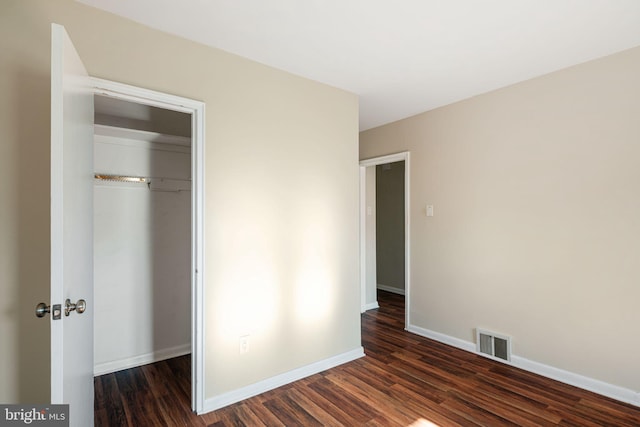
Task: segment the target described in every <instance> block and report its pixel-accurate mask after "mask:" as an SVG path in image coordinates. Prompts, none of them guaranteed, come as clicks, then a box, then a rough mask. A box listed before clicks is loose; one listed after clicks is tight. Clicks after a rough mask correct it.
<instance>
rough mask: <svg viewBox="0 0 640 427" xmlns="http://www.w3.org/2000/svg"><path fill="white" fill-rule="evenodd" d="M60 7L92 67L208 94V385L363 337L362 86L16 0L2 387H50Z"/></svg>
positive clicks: (5, 88)
mask: <svg viewBox="0 0 640 427" xmlns="http://www.w3.org/2000/svg"><path fill="white" fill-rule="evenodd" d="M51 22H57V23H59V24H62V25H64V26H65V27H66V29H67V31H68V33H69V34H70V36H71V38H72V39H73V40H74V42H75V45H76V48H77V49H78V51H79V53H80V54H81V56H82V57H83V59H84V61H85V65H86V66H87V69H88V71H89V73H90V74H91V75H93V76H96V77H102V78H106V79H110V80H116V81H120V82H123V83H128V84H133V85H137V86H142V87H145V88H149V89H154V90H159V91H163V92H167V93H171V94H175V95H180V96H184V97H189V98H194V99H198V100H201V101H204V102H205V103H206V113H207V115H206V132H207V139H206V147H205V151H206V158H205V168H206V192H205V198H206V207H205V210H206V214H205V216H206V218H205V224H206V225H205V232H206V236H205V238H206V259H205V267H206V278H205V288H206V290H205V292H206V302H205V304H206V311H207V314H206V324H207V334H206V337H205V340H206V361H205V365H206V366H205V368H206V374H207V378H206V383H205V388H206V396H207V397H214V396H217V395H220V394H222V393H224V392H227V391H231V390H235V389H237V388H239V387H243V386H246V385H249V384H252V383H254V382H257V381H259V380H263V379H266V378H269V377H272V376H274V375H277V374H281V373H283V372H287V371H289V370H291V369H294V368H298V367H301V366H304V365H307V364H310V363H312V362H315V361H318V360H322V359H325V358H328V357H331V356H334V355H337V354H341V353H343V352H347V351H351V350H354V349H357V348H359V346H360V329H359V324H360V323H359V319H360V318H359V311H360V310H359V309H360V288H359V281H358V230H359V228H358V148H357V144H358V139H357V138H358V134H357V132H358V127H357V126H358V124H357V122H358V105H357V98H356V96H354V95H352V94H349V93H345V92H342V91H339V90H336V89H333V88H330V87H327V86H324V85H321V84H318V83H314V82H311V81H308V80H305V79H302V78H298V77H295V76H292V75H290V74H287V73H284V72H281V71H277V70H274V69H271V68H268V67H265V66H262V65H259V64H256V63H253V62H250V61H248V60H244V59H241V58H239V57H236V56H233V55H230V54H227V53H224V52H222V51H218V50H214V49H210V48H207V47H205V46H202V45H198V44H195V43H191V42H188V41H185V40H182V39H180V38H177V37H173V36H170V35H167V34H164V33H161V32H158V31H154V30H151V29H148V28H146V27H143V26H141V25H138V24H135V23H132V22H130V21H126V20H123V19H121V18H118V17H115V16H113V15H110V14H107V13H104V12H101V11H98V10H95V9H92V8H89V7H86V6H83V5H80V4H78V3H75V2H73V1H70V0H64V1H63V0H58V1H50V0H4V1H2V2H1V3H0V57H1V58H2V60H1V61H0V95H1V96H0V106H1V107H0V111H1V114H0V186H1V187H0V188H1V192H0V214H1V221H0V248H1V250H2V256H1V257H0V260H1V261H0V263H2V264H1V268H0V286H1V287H0V292H1V298H0V331H1V332H2V337H1V340H2V345H1V346H0V375H1V377H0V401H2V402H16V401H23V402H25V401H30V402H35V401H46V400H47V399H48V391H47V390H48V384H45V382H46V378H48V376H49V373H48V369H49V368H48V353H47V351H46V349H47V348H48V345H49V344H48V326H47V325H48V322H47V321H46V320H38V319H36V318H35V316H34V315H33V310H34V307H35V304H36V303H37V302H39V301H48V299H49V292H48V281H49V280H48V277H49V225H48V218H49V199H48V193H49V178H48V175H49V166H48V165H49V114H50V111H49V110H50V109H49V102H50V99H49V91H50V84H49V74H50V72H49V60H50V53H49V49H50V23H51ZM244 334H251V343H250V352H249V353H247V354H246V355H244V356H243V357H239V355H238V351H239V345H238V338H239V336H240V335H244ZM43 379H45V380H44V381H42V380H43Z"/></svg>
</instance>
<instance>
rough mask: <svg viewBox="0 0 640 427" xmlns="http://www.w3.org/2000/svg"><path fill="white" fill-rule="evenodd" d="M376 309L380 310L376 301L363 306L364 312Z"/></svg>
mask: <svg viewBox="0 0 640 427" xmlns="http://www.w3.org/2000/svg"><path fill="white" fill-rule="evenodd" d="M376 308H380V306H379V305H378V301H374V302H370V303H369V304H367V305H365V306H364V311H369V310H375V309H376Z"/></svg>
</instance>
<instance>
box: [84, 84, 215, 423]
mask: <svg viewBox="0 0 640 427" xmlns="http://www.w3.org/2000/svg"><path fill="white" fill-rule="evenodd" d="M91 82H92V85H93V92H94V95H102V96H108V97H112V98H116V99H120V100H123V101H129V102H134V103H137V104H144V105H150V106H153V107H158V108H162V109H165V110H173V111H179V112H181V113H187V114H191V180H192V183H191V409H192V410H193V411H195V412H198V413H199V412H201V411H202V409H203V407H204V379H205V372H204V336H205V334H204V332H205V331H204V325H205V323H204V141H205V139H204V138H205V136H204V135H205V134H204V123H205V120H204V118H205V115H204V114H205V104H204V102H201V101H195V100H192V99H188V98H183V97H180V96H175V95H169V94H166V93H161V92H156V91H152V90H148V89H143V88H140V87H136V86H131V85H127V84H123V83H118V82H113V81H109V80H104V79H99V78H95V77H91Z"/></svg>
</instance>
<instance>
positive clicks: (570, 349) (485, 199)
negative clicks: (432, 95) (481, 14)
mask: <svg viewBox="0 0 640 427" xmlns="http://www.w3.org/2000/svg"><path fill="white" fill-rule="evenodd" d="M638 76H640V48H636V49H632V50H629V51H626V52H622V53H620V54H617V55H613V56H610V57H607V58H603V59H600V60H596V61H593V62H589V63H585V64H583V65H579V66H576V67H573V68H569V69H566V70H563V71H559V72H556V73H553V74H549V75H546V76H543V77H540V78H536V79H533V80H530V81H527V82H524V83H521V84H517V85H514V86H511V87H507V88H505V89H502V90H498V91H495V92H491V93H488V94H485V95H482V96H478V97H475V98H472V99H469V100H466V101H463V102H459V103H456V104H453V105H450V106H447V107H444V108H439V109H437V110H434V111H431V112H427V113H424V114H421V115H418V116H415V117H412V118H409V119H405V120H402V121H399V122H396V123H392V124H389V125H386V126H382V127H379V128H376V129H372V130H369V131H366V132H363V133H362V134H361V135H360V157H361V158H363V159H364V158H370V157H374V156H379V155H384V154H389V153H395V152H399V151H404V150H409V151H410V152H411V162H412V164H411V177H410V179H411V181H410V186H411V200H410V202H411V212H410V217H411V257H412V259H411V272H410V274H411V286H412V288H411V307H410V308H409V310H410V315H411V319H412V323H413V324H414V325H416V326H418V327H422V328H426V329H429V330H432V331H436V332H439V333H442V334H446V335H449V336H452V337H456V338H459V339H463V340H466V341H474V335H473V333H474V328H476V327H478V326H480V327H483V328H486V329H489V330H494V331H496V332H502V333H506V334H509V335H512V336H513V340H514V341H513V351H514V353H515V354H517V355H519V356H522V357H525V358H527V359H530V360H533V361H537V362H540V363H543V364H547V365H551V366H555V367H557V368H561V369H564V370H567V371H571V372H574V373H577V374H581V375H584V376H587V377H591V378H594V379H598V380H602V381H605V382H607V383H610V384H614V385H618V386H621V387H625V388H628V389H631V390H635V391H640V369H638V355H639V354H640V340H639V339H638V325H640V310H639V309H638V303H639V301H640V286H639V283H640V197H639V195H640V164H639V159H640V79H639V78H638ZM427 204H433V205H434V215H435V216H434V217H426V216H425V214H424V206H425V205H427Z"/></svg>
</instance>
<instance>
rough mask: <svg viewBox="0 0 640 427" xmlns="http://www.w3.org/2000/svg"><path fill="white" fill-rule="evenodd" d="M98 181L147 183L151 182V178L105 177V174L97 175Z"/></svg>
mask: <svg viewBox="0 0 640 427" xmlns="http://www.w3.org/2000/svg"><path fill="white" fill-rule="evenodd" d="M94 176H95V178H96V179H98V180H100V181H118V182H139V183H145V182H149V178H145V177H142V176H126V175H104V174H98V173H97V174H95V175H94Z"/></svg>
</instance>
